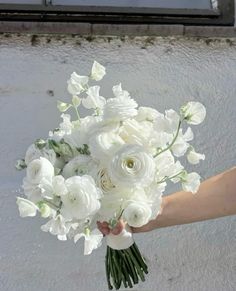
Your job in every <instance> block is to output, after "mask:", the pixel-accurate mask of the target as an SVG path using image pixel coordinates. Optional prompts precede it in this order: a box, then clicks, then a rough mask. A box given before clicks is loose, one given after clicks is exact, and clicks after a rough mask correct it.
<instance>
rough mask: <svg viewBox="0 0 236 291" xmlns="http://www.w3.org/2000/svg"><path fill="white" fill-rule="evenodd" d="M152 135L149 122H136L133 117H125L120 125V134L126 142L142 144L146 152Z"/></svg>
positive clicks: (151, 127)
mask: <svg viewBox="0 0 236 291" xmlns="http://www.w3.org/2000/svg"><path fill="white" fill-rule="evenodd" d="M153 135H154V131H153V125H152V123H151V122H138V121H136V120H135V119H127V120H125V121H124V122H123V124H122V126H121V127H120V136H121V137H122V139H123V140H124V141H125V142H126V143H128V144H138V145H140V146H143V147H144V148H145V149H146V150H147V151H148V152H149V151H150V150H151V147H150V144H151V141H152V137H153Z"/></svg>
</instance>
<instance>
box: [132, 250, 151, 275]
mask: <svg viewBox="0 0 236 291" xmlns="http://www.w3.org/2000/svg"><path fill="white" fill-rule="evenodd" d="M136 247H137V246H134V245H132V246H131V248H130V249H131V251H132V253H133V255H134V257H135V258H136V260H137V261H138V263H139V265H140V267H141V268H142V269H143V271H144V273H146V274H147V273H148V268H147V265H146V264H145V262H144V260H143V257H142V255H141V254H140V252H139V250H138V249H137V248H136Z"/></svg>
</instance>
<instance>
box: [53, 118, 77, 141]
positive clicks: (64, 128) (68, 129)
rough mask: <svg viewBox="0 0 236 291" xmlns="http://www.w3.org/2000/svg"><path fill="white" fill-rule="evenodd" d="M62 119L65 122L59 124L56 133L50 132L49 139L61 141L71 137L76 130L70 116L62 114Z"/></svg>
mask: <svg viewBox="0 0 236 291" xmlns="http://www.w3.org/2000/svg"><path fill="white" fill-rule="evenodd" d="M61 118H62V119H63V122H61V123H60V124H59V128H58V129H57V130H56V131H54V132H52V131H49V137H50V138H51V139H54V140H55V141H60V140H61V139H62V138H65V137H66V136H70V135H71V133H72V130H73V129H74V125H73V123H72V122H71V116H70V114H65V113H62V114H61Z"/></svg>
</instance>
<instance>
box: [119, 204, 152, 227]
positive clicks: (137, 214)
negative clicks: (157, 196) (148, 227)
mask: <svg viewBox="0 0 236 291" xmlns="http://www.w3.org/2000/svg"><path fill="white" fill-rule="evenodd" d="M151 216H152V209H151V207H150V205H148V204H147V203H146V202H142V201H137V202H131V203H130V204H129V205H128V206H127V207H126V208H125V210H124V212H123V215H122V217H123V218H124V219H125V220H126V221H127V223H128V224H129V225H130V226H133V227H141V226H143V225H145V224H146V223H148V221H149V220H150V218H151Z"/></svg>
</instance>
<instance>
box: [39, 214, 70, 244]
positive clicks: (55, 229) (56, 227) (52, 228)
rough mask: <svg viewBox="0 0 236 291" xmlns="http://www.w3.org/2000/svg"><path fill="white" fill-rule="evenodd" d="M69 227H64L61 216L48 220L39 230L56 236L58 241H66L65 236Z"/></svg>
mask: <svg viewBox="0 0 236 291" xmlns="http://www.w3.org/2000/svg"><path fill="white" fill-rule="evenodd" d="M69 229H70V225H66V220H65V219H64V217H63V216H62V215H61V214H58V215H56V216H55V217H53V218H52V219H50V220H49V221H48V222H47V223H46V224H44V225H42V226H41V230H42V231H45V232H50V233H51V234H53V235H57V238H58V239H59V240H66V234H67V233H68V232H69Z"/></svg>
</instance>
